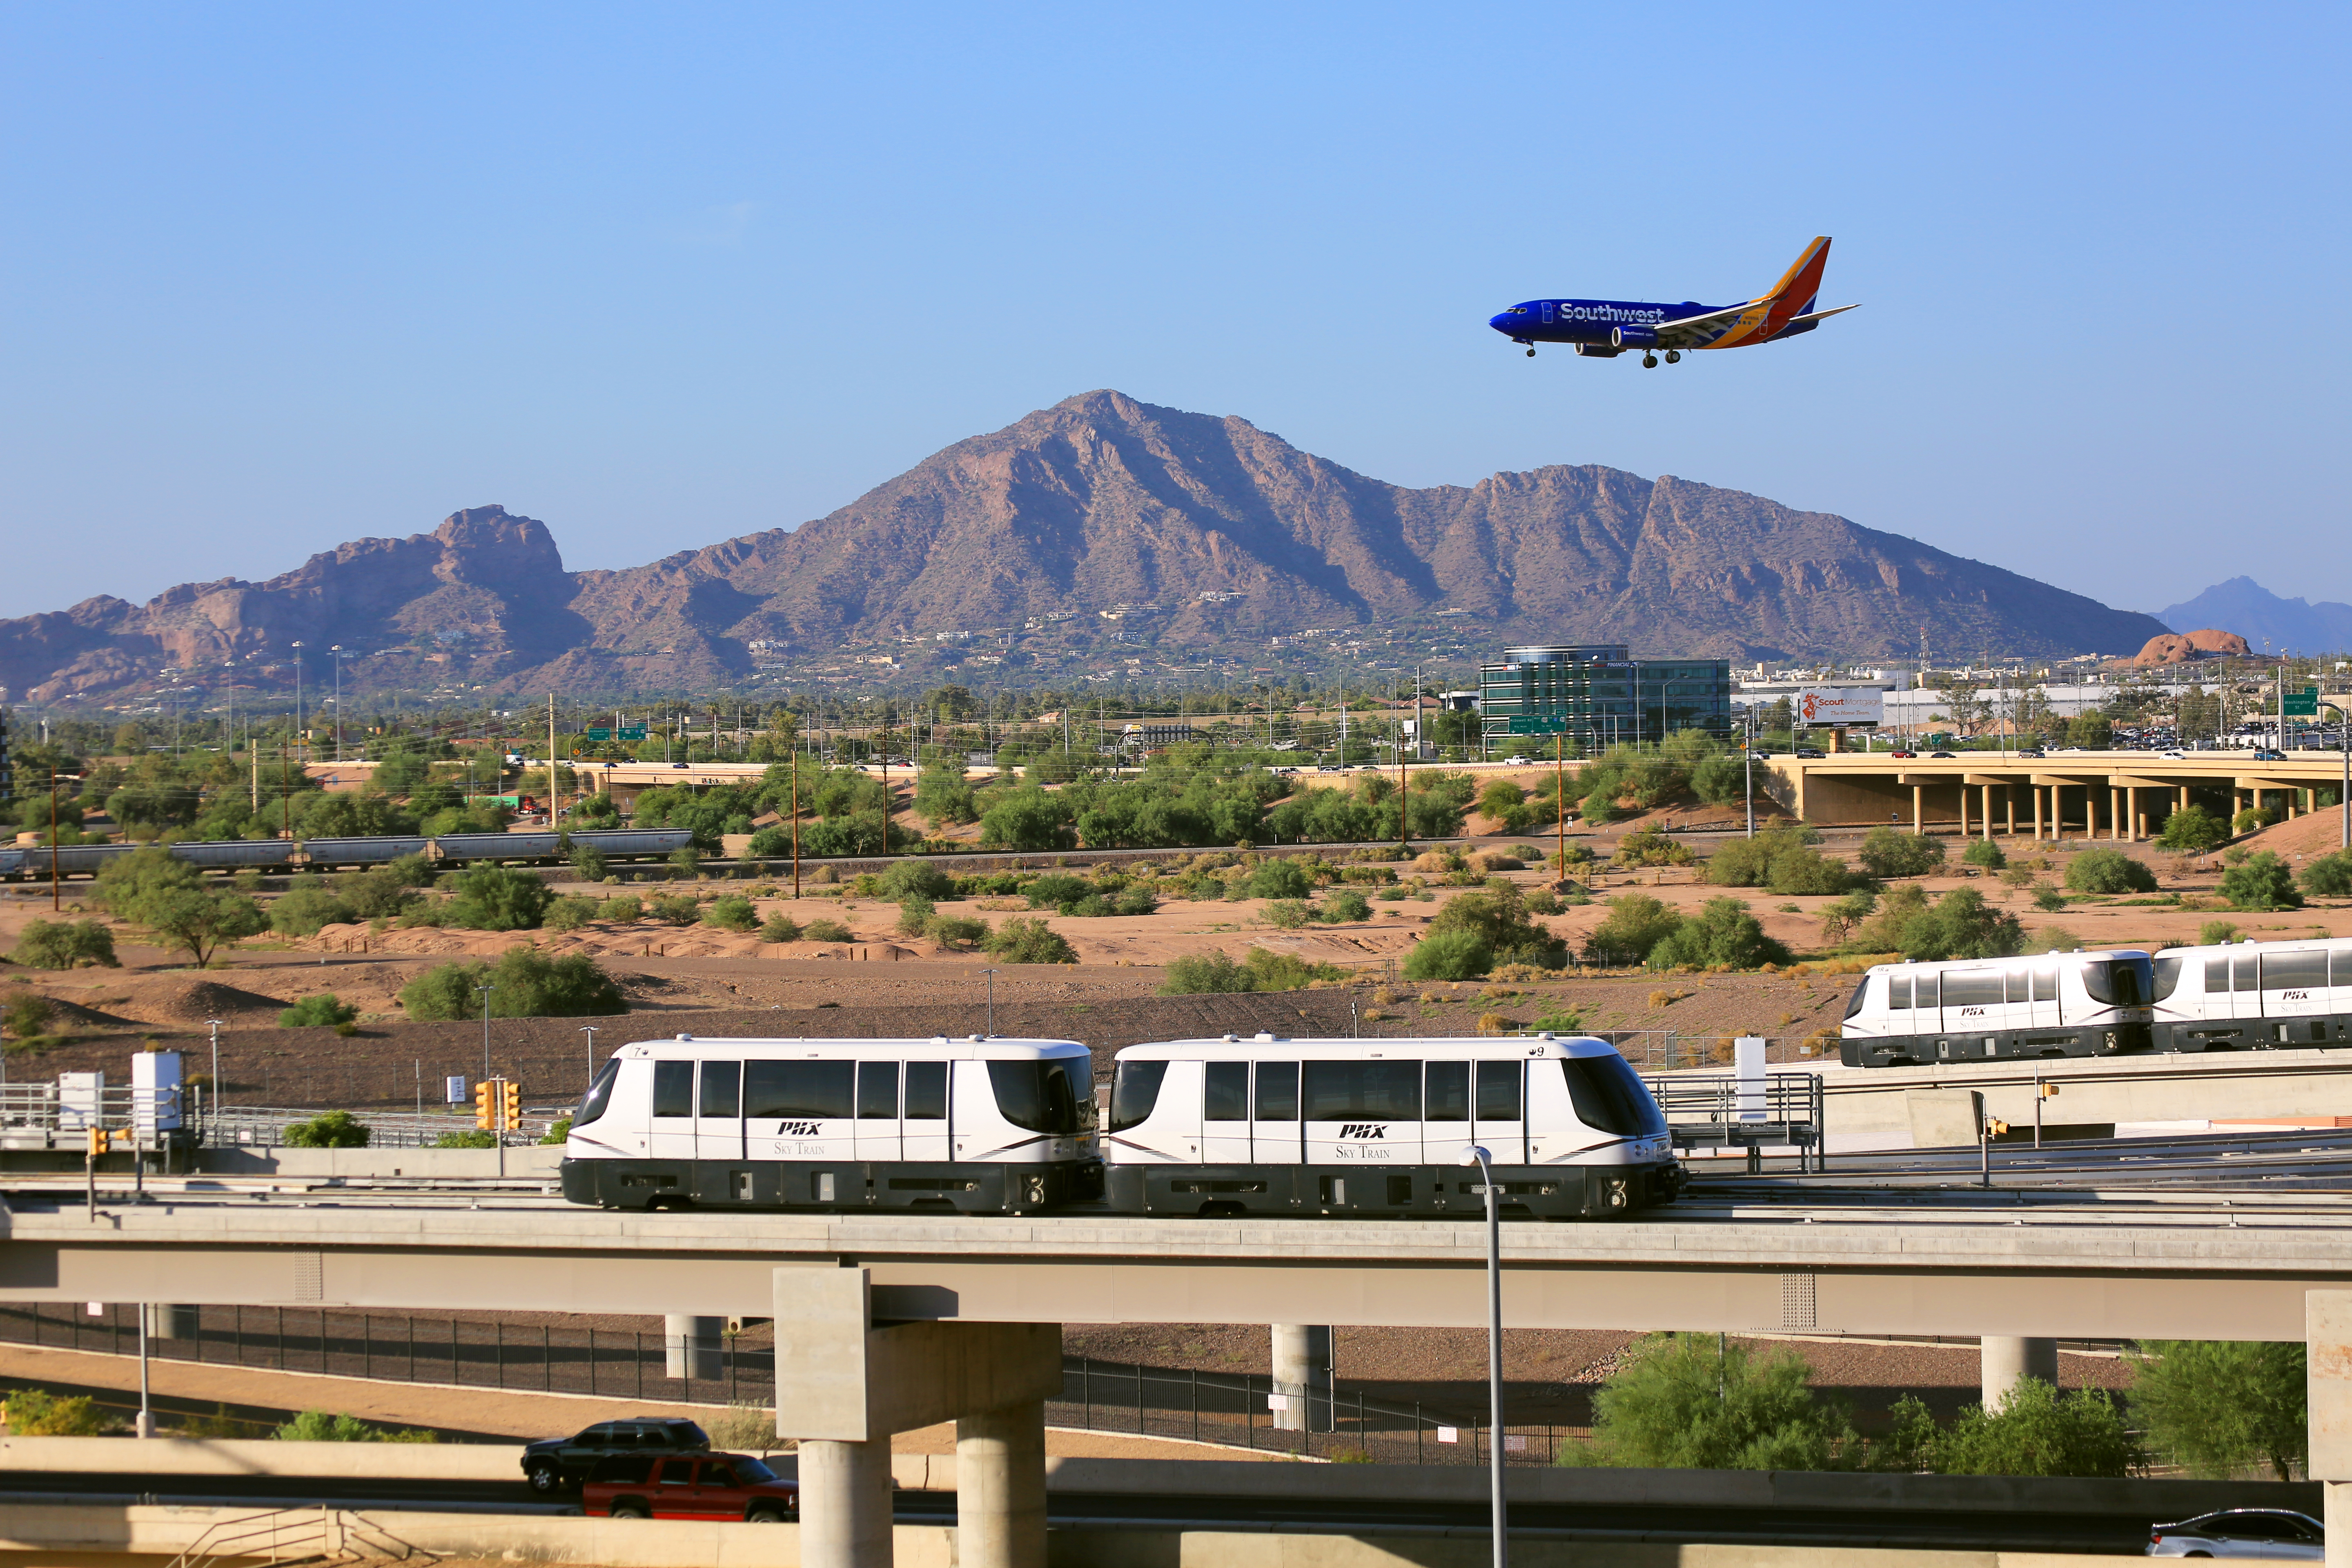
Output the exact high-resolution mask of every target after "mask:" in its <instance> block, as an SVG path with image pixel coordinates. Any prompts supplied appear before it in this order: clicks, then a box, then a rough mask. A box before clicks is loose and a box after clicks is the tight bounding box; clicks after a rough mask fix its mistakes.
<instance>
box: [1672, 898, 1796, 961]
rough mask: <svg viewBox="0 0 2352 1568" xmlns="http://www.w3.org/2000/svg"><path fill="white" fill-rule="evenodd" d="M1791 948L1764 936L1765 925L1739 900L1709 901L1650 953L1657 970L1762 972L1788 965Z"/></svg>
mask: <svg viewBox="0 0 2352 1568" xmlns="http://www.w3.org/2000/svg"><path fill="white" fill-rule="evenodd" d="M1789 960H1790V952H1789V950H1788V948H1787V947H1785V946H1784V945H1782V944H1781V943H1780V942H1775V941H1774V940H1773V939H1772V938H1770V937H1769V936H1767V935H1765V934H1764V926H1763V923H1762V922H1761V921H1759V920H1757V918H1756V917H1755V916H1754V915H1752V914H1750V913H1749V912H1748V906H1747V905H1746V904H1744V903H1741V902H1740V901H1739V900H1738V899H1732V898H1723V899H1709V900H1707V901H1706V903H1705V904H1704V905H1702V906H1701V907H1700V909H1699V912H1698V913H1697V914H1696V916H1694V917H1692V918H1691V919H1689V920H1686V921H1683V922H1682V923H1681V924H1680V925H1678V926H1676V927H1675V929H1674V930H1673V931H1669V932H1668V933H1667V934H1666V935H1665V936H1664V938H1663V939H1661V940H1660V941H1659V942H1658V943H1657V944H1656V945H1655V946H1654V947H1653V948H1651V949H1650V957H1649V964H1650V967H1651V968H1653V969H1674V968H1679V967H1682V966H1684V965H1685V964H1687V965H1688V966H1690V967H1691V968H1693V969H1761V968H1762V967H1763V966H1764V965H1766V964H1768V963H1788V962H1789Z"/></svg>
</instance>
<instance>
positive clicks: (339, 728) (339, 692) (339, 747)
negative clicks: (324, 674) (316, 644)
mask: <svg viewBox="0 0 2352 1568" xmlns="http://www.w3.org/2000/svg"><path fill="white" fill-rule="evenodd" d="M327 652H328V654H329V655H330V656H331V657H332V658H333V659H334V661H335V761H336V762H337V763H341V762H342V760H343V645H342V644H341V643H335V644H333V645H332V646H331V647H329V648H328V649H327Z"/></svg>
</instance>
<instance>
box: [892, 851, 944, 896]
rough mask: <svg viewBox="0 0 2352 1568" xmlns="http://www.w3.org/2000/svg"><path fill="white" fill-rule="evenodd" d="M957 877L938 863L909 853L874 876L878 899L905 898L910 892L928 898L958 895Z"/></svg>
mask: <svg viewBox="0 0 2352 1568" xmlns="http://www.w3.org/2000/svg"><path fill="white" fill-rule="evenodd" d="M955 890H956V887H955V879H954V878H953V877H951V876H950V875H948V873H947V872H946V871H944V870H942V869H940V868H939V867H938V866H936V865H934V864H933V863H932V862H930V861H929V860H925V859H922V858H919V857H915V856H909V857H908V858H906V859H903V860H893V861H892V862H890V864H889V866H888V867H887V868H885V869H884V870H883V872H882V874H881V875H880V876H879V877H877V878H876V879H874V891H875V895H876V896H877V898H884V899H903V898H905V897H906V896H907V895H908V894H909V893H915V894H919V895H920V896H921V897H923V898H926V899H947V898H953V897H954V896H955Z"/></svg>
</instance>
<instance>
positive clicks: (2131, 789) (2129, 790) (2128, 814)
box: [2124, 784, 2146, 844]
mask: <svg viewBox="0 0 2352 1568" xmlns="http://www.w3.org/2000/svg"><path fill="white" fill-rule="evenodd" d="M2124 822H2125V824H2126V826H2127V827H2128V828H2129V830H2130V833H2131V838H2132V842H2133V843H2135V844H2137V843H2138V842H2139V841H2140V839H2141V838H2142V837H2145V835H2144V833H2143V831H2142V829H2143V828H2144V826H2146V825H2145V824H2143V823H2142V822H2141V821H2140V819H2139V786H2138V785H2137V784H2126V785H2125V786H2124Z"/></svg>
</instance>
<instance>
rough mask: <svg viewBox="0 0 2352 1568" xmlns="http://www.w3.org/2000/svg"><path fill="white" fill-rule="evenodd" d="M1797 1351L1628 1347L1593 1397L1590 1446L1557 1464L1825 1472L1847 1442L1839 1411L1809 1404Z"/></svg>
mask: <svg viewBox="0 0 2352 1568" xmlns="http://www.w3.org/2000/svg"><path fill="white" fill-rule="evenodd" d="M1810 1378H1811V1367H1809V1366H1808V1365H1807V1364H1806V1363H1805V1362H1804V1361H1803V1359H1802V1358H1801V1357H1800V1356H1798V1355H1797V1354H1796V1353H1795V1352H1791V1351H1789V1350H1785V1349H1772V1350H1762V1349H1759V1348H1757V1347H1756V1346H1754V1345H1751V1344H1748V1343H1747V1342H1742V1341H1738V1340H1734V1341H1731V1342H1728V1343H1725V1342H1719V1341H1717V1338H1716V1336H1715V1335H1713V1334H1650V1335H1647V1336H1645V1337H1644V1338H1643V1339H1641V1340H1637V1341H1636V1342H1634V1343H1633V1346H1632V1347H1631V1348H1630V1349H1629V1351H1628V1352H1626V1354H1625V1355H1624V1356H1623V1358H1622V1360H1621V1362H1620V1364H1619V1368H1618V1370H1617V1371H1616V1372H1614V1373H1611V1374H1610V1376H1609V1379H1608V1381H1607V1382H1605V1383H1603V1384H1601V1389H1600V1391H1599V1392H1598V1393H1597V1394H1594V1395H1593V1399H1592V1441H1591V1445H1590V1447H1579V1446H1577V1445H1573V1444H1570V1445H1564V1446H1563V1447H1562V1448H1561V1453H1560V1462H1561V1463H1562V1464H1570V1465H1573V1464H1588V1465H1593V1464H1597V1465H1626V1466H1634V1467H1639V1468H1675V1469H1686V1468H1705V1469H1736V1470H1822V1469H1827V1468H1831V1465H1832V1460H1833V1457H1834V1456H1835V1455H1836V1454H1837V1453H1838V1452H1839V1450H1840V1449H1841V1448H1843V1447H1846V1446H1847V1445H1849V1444H1850V1443H1851V1442H1852V1440H1853V1432H1852V1428H1851V1427H1850V1426H1849V1425H1848V1423H1847V1421H1846V1419H1845V1415H1844V1412H1843V1410H1842V1409H1841V1408H1840V1407H1839V1406H1837V1405H1834V1404H1832V1403H1830V1402H1827V1401H1823V1400H1820V1399H1817V1398H1815V1397H1814V1394H1813V1393H1812V1390H1811V1388H1809V1387H1808V1386H1807V1383H1808V1380H1809V1379H1810Z"/></svg>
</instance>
